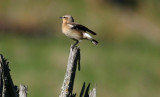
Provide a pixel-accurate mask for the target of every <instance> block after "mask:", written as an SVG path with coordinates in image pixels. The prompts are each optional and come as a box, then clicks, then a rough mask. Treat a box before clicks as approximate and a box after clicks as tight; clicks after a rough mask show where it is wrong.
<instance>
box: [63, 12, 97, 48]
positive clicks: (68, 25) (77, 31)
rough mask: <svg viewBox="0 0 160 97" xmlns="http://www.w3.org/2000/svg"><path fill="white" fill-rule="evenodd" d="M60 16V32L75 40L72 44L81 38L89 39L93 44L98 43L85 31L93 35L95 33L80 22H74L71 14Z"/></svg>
mask: <svg viewBox="0 0 160 97" xmlns="http://www.w3.org/2000/svg"><path fill="white" fill-rule="evenodd" d="M61 18H62V21H63V23H62V33H63V34H65V35H66V36H67V37H69V38H71V39H73V40H75V41H76V43H75V44H74V46H75V45H77V44H78V43H79V42H80V41H81V40H83V39H87V40H90V41H91V42H92V43H93V44H95V45H97V44H98V41H96V40H94V39H93V38H92V36H91V35H89V34H88V33H87V32H89V33H91V34H93V35H96V33H95V32H93V31H92V30H90V29H88V28H87V27H85V26H83V25H81V24H77V23H75V22H74V19H73V17H72V16H71V15H64V16H62V17H61Z"/></svg>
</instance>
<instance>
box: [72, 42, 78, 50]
mask: <svg viewBox="0 0 160 97" xmlns="http://www.w3.org/2000/svg"><path fill="white" fill-rule="evenodd" d="M78 43H79V41H78V40H76V43H75V44H73V46H72V48H74V47H75V46H76V45H77V44H78Z"/></svg>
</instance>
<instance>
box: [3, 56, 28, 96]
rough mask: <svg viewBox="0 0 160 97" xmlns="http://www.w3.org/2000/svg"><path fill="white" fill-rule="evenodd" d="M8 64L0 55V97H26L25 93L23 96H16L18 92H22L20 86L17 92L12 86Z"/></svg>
mask: <svg viewBox="0 0 160 97" xmlns="http://www.w3.org/2000/svg"><path fill="white" fill-rule="evenodd" d="M8 64H9V62H8V61H7V60H6V59H5V58H4V57H3V56H2V55H0V97H27V92H23V94H24V95H23V96H21V95H18V91H19V92H20V93H21V92H22V89H21V87H22V86H20V89H19V90H18V88H16V86H14V84H13V81H12V78H11V75H10V69H9V66H8ZM23 87H24V86H23ZM25 91H27V90H25ZM20 93H19V94H20Z"/></svg>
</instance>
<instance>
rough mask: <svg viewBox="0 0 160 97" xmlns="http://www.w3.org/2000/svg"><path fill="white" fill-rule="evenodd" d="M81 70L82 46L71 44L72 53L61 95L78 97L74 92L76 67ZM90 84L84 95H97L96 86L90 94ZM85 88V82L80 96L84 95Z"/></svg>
mask: <svg viewBox="0 0 160 97" xmlns="http://www.w3.org/2000/svg"><path fill="white" fill-rule="evenodd" d="M77 65H78V69H79V70H80V48H79V47H77V46H75V47H73V46H72V45H71V47H70V53H69V58H68V64H67V70H66V73H65V77H64V81H63V84H62V87H61V93H60V95H59V97H76V93H75V94H74V93H72V91H73V86H74V79H75V75H76V69H77ZM89 87H90V84H89V85H88V87H87V89H86V92H85V94H84V97H96V89H95V88H94V89H93V90H92V91H91V92H90V94H88V91H89ZM84 90H85V82H84V84H83V86H82V90H81V92H80V97H82V96H83V93H84Z"/></svg>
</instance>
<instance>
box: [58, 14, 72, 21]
mask: <svg viewBox="0 0 160 97" xmlns="http://www.w3.org/2000/svg"><path fill="white" fill-rule="evenodd" d="M60 18H61V19H62V21H63V22H74V19H73V17H72V16H71V15H64V16H62V17H60Z"/></svg>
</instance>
